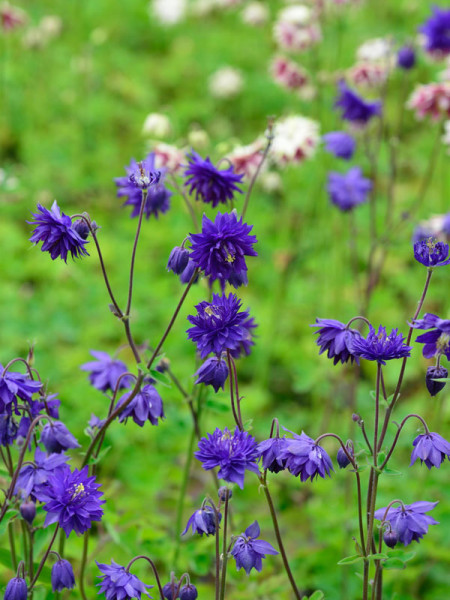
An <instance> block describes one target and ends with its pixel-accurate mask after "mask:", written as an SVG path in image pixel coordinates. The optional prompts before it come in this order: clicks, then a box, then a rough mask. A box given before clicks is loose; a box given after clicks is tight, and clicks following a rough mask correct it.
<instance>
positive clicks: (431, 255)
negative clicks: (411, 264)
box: [414, 238, 450, 267]
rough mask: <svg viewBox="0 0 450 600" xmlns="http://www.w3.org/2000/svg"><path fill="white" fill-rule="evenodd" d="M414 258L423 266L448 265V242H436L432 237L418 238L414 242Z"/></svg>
mask: <svg viewBox="0 0 450 600" xmlns="http://www.w3.org/2000/svg"><path fill="white" fill-rule="evenodd" d="M414 258H415V259H416V260H417V261H418V262H420V263H421V264H422V265H424V266H425V267H443V266H444V265H448V263H450V258H449V256H448V244H445V243H444V242H437V241H436V240H434V239H433V238H429V239H427V240H420V241H418V242H416V243H415V244H414Z"/></svg>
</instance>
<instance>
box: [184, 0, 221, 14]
mask: <svg viewBox="0 0 450 600" xmlns="http://www.w3.org/2000/svg"><path fill="white" fill-rule="evenodd" d="M217 8H218V0H195V2H194V3H193V4H192V6H191V8H190V12H191V13H192V14H193V15H195V16H196V17H206V16H208V15H210V14H211V13H213V12H214V11H215V10H216V9H217Z"/></svg>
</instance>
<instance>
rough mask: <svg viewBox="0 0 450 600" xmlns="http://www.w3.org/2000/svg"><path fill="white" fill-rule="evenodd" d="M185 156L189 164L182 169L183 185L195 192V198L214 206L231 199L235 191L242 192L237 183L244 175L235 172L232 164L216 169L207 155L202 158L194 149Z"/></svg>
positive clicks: (190, 191)
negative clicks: (226, 167) (184, 177)
mask: <svg viewBox="0 0 450 600" xmlns="http://www.w3.org/2000/svg"><path fill="white" fill-rule="evenodd" d="M187 157H188V159H189V164H188V166H187V168H186V169H185V171H184V174H185V176H186V181H185V183H184V185H186V186H189V193H190V194H192V193H194V192H195V199H196V200H199V199H200V200H202V201H203V202H206V203H208V204H212V207H213V208H215V207H216V206H217V205H218V204H219V203H223V204H226V202H227V201H228V200H232V199H233V196H234V193H235V192H238V193H239V194H241V193H242V190H241V189H240V188H239V187H238V186H237V184H238V183H241V182H242V179H243V177H244V176H243V175H238V174H237V173H235V172H234V167H233V166H230V167H229V168H228V169H218V168H217V167H216V166H214V165H213V164H212V162H211V161H210V159H209V157H206V159H203V158H202V157H201V156H200V155H199V154H197V153H196V152H194V151H192V152H191V153H190V154H188V155H187Z"/></svg>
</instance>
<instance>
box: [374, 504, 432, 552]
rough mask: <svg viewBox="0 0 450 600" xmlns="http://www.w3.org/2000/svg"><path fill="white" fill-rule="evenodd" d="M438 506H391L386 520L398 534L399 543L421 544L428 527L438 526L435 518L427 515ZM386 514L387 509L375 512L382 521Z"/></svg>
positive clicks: (376, 516)
mask: <svg viewBox="0 0 450 600" xmlns="http://www.w3.org/2000/svg"><path fill="white" fill-rule="evenodd" d="M436 504H437V502H413V503H412V504H405V505H404V506H400V507H395V506H391V507H390V508H389V511H388V514H387V516H386V519H385V520H386V521H387V522H389V523H390V525H391V529H392V530H393V531H395V532H397V534H398V539H399V541H400V542H401V543H402V544H404V545H405V546H407V545H408V544H410V543H411V542H412V541H413V540H414V541H416V542H419V541H420V540H421V539H422V538H423V536H424V535H425V534H426V533H427V532H428V525H437V524H438V521H435V520H434V519H433V517H429V516H428V515H426V514H425V513H426V512H428V511H430V510H432V509H433V508H434V507H435V506H436ZM385 512H386V507H385V508H379V509H378V510H377V511H375V518H376V519H378V520H379V521H381V520H382V519H383V517H384V514H385Z"/></svg>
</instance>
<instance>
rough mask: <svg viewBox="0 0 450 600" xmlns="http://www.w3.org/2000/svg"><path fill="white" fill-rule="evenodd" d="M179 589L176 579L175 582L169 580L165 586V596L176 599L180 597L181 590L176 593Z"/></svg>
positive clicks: (171, 599)
mask: <svg viewBox="0 0 450 600" xmlns="http://www.w3.org/2000/svg"><path fill="white" fill-rule="evenodd" d="M177 589H178V584H177V583H176V582H175V581H174V582H173V583H172V582H171V581H169V583H166V585H164V586H163V589H162V592H163V596H164V598H166V600H176V599H177V598H179V597H180V592H178V593H176V592H177Z"/></svg>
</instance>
